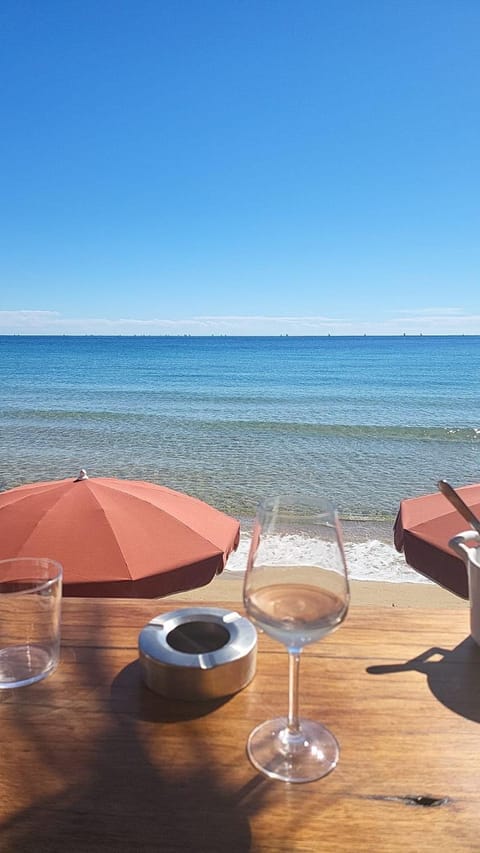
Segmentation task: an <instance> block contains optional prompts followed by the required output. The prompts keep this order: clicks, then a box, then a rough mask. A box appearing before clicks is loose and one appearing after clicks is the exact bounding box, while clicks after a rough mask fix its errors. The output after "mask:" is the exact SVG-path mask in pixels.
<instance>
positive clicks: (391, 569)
mask: <svg viewBox="0 0 480 853" xmlns="http://www.w3.org/2000/svg"><path fill="white" fill-rule="evenodd" d="M249 547H250V536H249V535H248V534H242V535H241V537H240V544H239V546H238V549H237V551H236V552H235V553H234V554H231V556H230V558H229V560H228V563H227V566H226V571H227V572H232V573H235V574H237V573H240V574H241V573H242V572H244V571H245V567H246V564H247V555H248V549H249ZM314 550H316V547H315V545H314V540H312V539H309V538H308V537H305V536H290V537H288V542H286V543H285V545H284V548H283V553H282V549H281V548H279V546H278V543H277V545H276V546H275V555H276V557H277V558H278V560H279V562H283V563H285V562H287V561H288V562H291V563H294V562H295V559H296V557H302V558H303V559H305V557H306V556H307V554H309V553H312V552H313V551H314ZM345 556H346V559H347V565H348V573H349V577H350V578H351V579H352V580H362V581H384V582H388V583H432V581H430V580H428V579H427V578H425V577H423V575H420V574H418V572H416V571H415V570H414V569H412V568H411V567H410V566H408V565H407V563H406V562H405V558H404V556H403V554H399V553H398V552H397V551H396V550H395V548H394V547H393V545H389V544H387V543H386V542H380V541H379V540H378V539H369V540H368V541H365V542H345Z"/></svg>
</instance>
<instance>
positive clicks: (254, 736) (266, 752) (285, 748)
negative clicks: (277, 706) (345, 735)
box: [247, 717, 340, 782]
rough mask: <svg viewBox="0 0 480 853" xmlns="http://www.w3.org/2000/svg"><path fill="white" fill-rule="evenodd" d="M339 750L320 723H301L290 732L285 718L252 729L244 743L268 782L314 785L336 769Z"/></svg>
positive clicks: (250, 756) (331, 736) (248, 753)
mask: <svg viewBox="0 0 480 853" xmlns="http://www.w3.org/2000/svg"><path fill="white" fill-rule="evenodd" d="M339 754H340V749H339V746H338V743H337V740H336V738H335V737H334V736H333V735H332V733H331V732H329V730H328V729H326V728H325V726H322V725H321V723H315V722H313V721H312V720H300V728H299V731H298V732H292V731H290V729H289V728H288V726H287V720H286V719H285V717H278V718H277V719H276V720H268V721H267V722H266V723H261V724H260V725H259V726H257V727H256V729H254V730H253V731H252V732H251V734H250V737H249V738H248V741H247V755H248V757H249V759H250V761H251V762H252V764H253V766H254V767H256V768H257V770H260V772H261V773H263V774H264V775H265V776H269V777H270V779H280V780H281V781H283V782H313V781H314V780H315V779H321V778H322V777H323V776H326V775H327V773H330V772H331V770H333V769H334V767H336V765H337V762H338V758H339Z"/></svg>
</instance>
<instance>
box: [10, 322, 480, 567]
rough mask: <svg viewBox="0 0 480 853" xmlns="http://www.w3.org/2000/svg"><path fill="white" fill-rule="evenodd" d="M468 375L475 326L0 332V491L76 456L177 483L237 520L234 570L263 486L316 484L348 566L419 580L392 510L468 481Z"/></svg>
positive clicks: (92, 468)
mask: <svg viewBox="0 0 480 853" xmlns="http://www.w3.org/2000/svg"><path fill="white" fill-rule="evenodd" d="M479 375H480V337H475V336H458V337H457V336H448V337H435V336H422V335H420V336H409V335H405V336H402V337H371V336H363V337H337V336H328V337H292V336H288V335H285V336H278V337H222V336H212V337H191V336H184V337H173V336H164V337H149V336H136V337H125V336H120V337H113V336H112V337H110V336H108V337H99V336H81V337H74V336H54V337H53V336H52V337H48V336H24V335H12V336H0V490H5V489H9V488H12V487H14V486H17V485H20V484H23V483H27V482H37V481H41V480H54V479H64V478H68V477H72V478H74V477H75V476H77V474H78V472H79V470H80V468H85V469H86V470H87V473H88V475H89V476H92V477H104V476H105V477H119V478H126V479H134V480H138V479H140V480H147V481H149V482H153V483H159V484H162V485H165V486H168V487H169V488H172V489H177V490H180V491H183V492H187V493H188V494H190V495H193V496H194V497H197V498H200V499H201V500H204V501H207V502H208V503H210V504H212V505H213V506H215V507H217V508H218V509H220V510H222V511H223V512H226V513H228V514H231V515H233V516H235V517H237V518H238V519H239V520H240V523H241V530H242V538H241V543H240V547H239V549H238V551H237V552H236V553H235V554H233V555H232V556H231V558H230V560H229V562H228V564H227V567H226V570H227V571H230V572H242V571H244V569H245V562H246V554H247V550H248V544H249V538H250V531H251V525H252V520H253V518H254V515H255V509H256V506H257V504H258V502H259V500H261V498H262V497H263V496H265V495H269V494H272V492H285V491H288V492H290V491H292V490H294V491H295V492H296V493H299V494H300V495H305V496H307V495H315V494H323V495H328V496H329V497H330V498H331V499H332V500H333V501H334V502H335V503H336V505H337V507H338V509H339V513H340V518H341V521H342V528H343V536H344V540H345V549H346V553H347V561H348V565H349V572H350V576H351V577H352V578H354V579H355V578H356V579H363V580H382V581H390V582H394V583H395V582H403V581H411V582H419V583H422V582H423V583H425V582H427V581H426V580H425V579H424V578H423V577H422V576H421V575H419V574H418V573H417V572H415V571H414V570H413V569H411V568H410V567H409V566H407V565H406V563H405V560H404V557H403V555H402V554H398V553H397V552H396V551H395V549H394V547H393V523H394V520H395V517H396V514H397V511H398V508H399V504H400V501H401V500H403V499H404V498H408V497H415V496H419V495H422V494H427V493H429V492H434V491H436V483H437V481H438V480H439V479H440V478H444V479H447V480H448V481H449V482H451V483H452V484H453V485H455V486H459V485H464V484H467V483H471V482H476V481H478V480H479V479H480V458H479V451H480V407H479V394H478V387H479V386H478V377H479ZM304 544H305V543H304V542H302V539H301V537H299V538H298V542H297V547H298V549H299V550H302V548H303V547H304Z"/></svg>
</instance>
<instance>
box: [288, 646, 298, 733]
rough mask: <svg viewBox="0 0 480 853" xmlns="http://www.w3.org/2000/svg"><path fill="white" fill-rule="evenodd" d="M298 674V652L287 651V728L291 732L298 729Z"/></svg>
mask: <svg viewBox="0 0 480 853" xmlns="http://www.w3.org/2000/svg"><path fill="white" fill-rule="evenodd" d="M299 676H300V652H296V651H290V650H289V652H288V728H289V730H290V731H291V732H292V733H297V732H298V731H299V729H300V723H299V717H298V683H299Z"/></svg>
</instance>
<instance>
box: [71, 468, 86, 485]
mask: <svg viewBox="0 0 480 853" xmlns="http://www.w3.org/2000/svg"><path fill="white" fill-rule="evenodd" d="M81 480H88V474H87V472H86V471H85V468H80V474H79V475H78V477H76V478H75V480H74V481H73V482H74V483H79V482H80V481H81Z"/></svg>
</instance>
